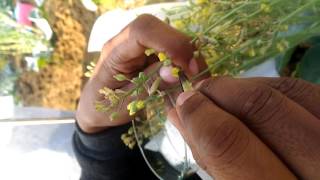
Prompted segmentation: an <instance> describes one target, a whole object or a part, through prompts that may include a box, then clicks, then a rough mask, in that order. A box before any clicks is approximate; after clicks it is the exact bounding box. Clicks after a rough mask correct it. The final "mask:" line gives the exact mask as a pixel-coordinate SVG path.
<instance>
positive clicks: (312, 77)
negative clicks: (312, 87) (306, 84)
mask: <svg viewBox="0 0 320 180" xmlns="http://www.w3.org/2000/svg"><path fill="white" fill-rule="evenodd" d="M319 52H320V44H317V45H315V46H314V47H312V48H310V49H309V50H308V51H307V52H306V53H305V55H304V56H303V58H302V59H301V63H300V64H299V68H298V69H297V76H298V77H300V78H302V79H304V80H307V81H310V82H313V83H317V84H320V61H319Z"/></svg>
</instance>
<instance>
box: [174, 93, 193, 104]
mask: <svg viewBox="0 0 320 180" xmlns="http://www.w3.org/2000/svg"><path fill="white" fill-rule="evenodd" d="M193 95H195V92H194V91H188V92H183V93H181V94H180V95H179V96H178V98H177V105H178V106H181V105H182V104H183V103H184V102H185V101H187V100H188V99H189V98H191V97H192V96H193Z"/></svg>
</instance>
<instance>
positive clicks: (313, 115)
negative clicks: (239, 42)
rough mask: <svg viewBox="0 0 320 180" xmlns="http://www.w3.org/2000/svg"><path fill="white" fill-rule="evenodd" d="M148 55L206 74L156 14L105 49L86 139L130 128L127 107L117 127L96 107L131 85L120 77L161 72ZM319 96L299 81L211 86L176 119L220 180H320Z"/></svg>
mask: <svg viewBox="0 0 320 180" xmlns="http://www.w3.org/2000/svg"><path fill="white" fill-rule="evenodd" d="M146 48H153V49H155V50H156V51H158V52H165V53H166V54H168V55H169V57H170V58H171V59H172V60H173V63H174V64H175V65H177V66H179V67H181V68H182V69H183V70H184V71H185V72H186V73H187V75H188V76H191V75H193V74H195V73H196V72H197V71H198V70H199V69H202V66H203V64H201V63H195V62H194V60H192V57H193V51H194V48H193V46H192V45H191V44H190V38H189V37H187V36H185V35H184V34H182V33H180V32H178V31H176V30H175V29H173V28H171V27H170V26H168V25H167V24H165V23H163V22H161V21H160V20H158V19H157V18H155V17H153V16H151V15H141V16H139V17H138V18H137V19H136V20H135V21H133V22H132V23H130V24H129V25H128V26H127V27H126V28H125V29H123V30H122V31H121V32H120V33H119V34H118V35H117V36H115V37H114V38H113V39H111V40H110V41H108V42H107V43H106V44H105V46H104V48H103V50H102V52H101V56H100V59H99V61H98V63H97V66H96V68H95V71H94V74H93V76H92V77H91V78H90V80H89V81H88V82H87V84H86V85H85V87H84V89H83V92H82V95H81V98H80V102H79V105H78V109H77V112H76V118H77V122H78V124H79V126H80V128H81V129H82V130H83V131H84V132H86V133H96V132H99V131H102V130H105V129H108V128H109V127H112V126H119V125H122V124H125V123H127V122H129V121H130V118H129V116H128V112H127V110H126V104H127V103H124V105H123V107H121V108H120V110H121V112H122V113H121V115H120V117H119V119H117V120H116V121H110V120H109V119H108V117H109V116H108V114H105V113H99V112H97V111H96V110H95V106H94V104H95V102H96V101H100V100H102V99H103V96H102V95H100V94H99V93H98V91H99V89H101V88H103V87H108V88H111V89H127V88H128V86H130V84H129V83H127V82H118V81H116V80H115V79H114V78H113V76H114V75H116V74H119V73H121V74H125V75H126V76H127V77H128V78H132V77H134V76H136V75H137V73H138V72H140V71H145V72H148V71H149V70H150V69H152V68H154V67H155V65H156V61H155V60H154V58H152V57H146V56H145V55H144V51H145V49H146ZM198 67H199V68H198ZM164 74H165V73H164ZM164 76H165V75H163V78H164V80H166V77H164ZM167 80H168V82H170V81H172V79H170V78H168V79H167ZM319 89H320V87H319V86H316V85H312V84H309V83H306V82H304V81H300V80H295V79H282V78H279V79H277V78H276V79H269V78H253V79H233V78H218V79H215V80H213V79H208V80H205V81H203V82H201V83H200V84H198V85H197V88H196V90H195V91H193V92H188V93H183V94H181V95H180V96H179V98H178V100H177V106H176V108H175V109H173V110H171V111H170V113H169V119H170V120H172V122H173V123H174V124H175V125H176V127H177V128H178V129H179V130H180V132H181V134H182V135H183V136H184V138H185V139H186V141H187V142H188V144H189V145H190V147H191V149H192V152H193V154H194V156H195V158H196V160H197V162H198V163H199V164H200V165H201V166H202V167H203V168H204V169H205V170H206V171H207V172H208V173H209V174H211V175H212V176H214V177H215V178H217V179H295V178H297V177H298V178H302V179H320V173H319V172H320V163H319V162H320V108H319V104H320V92H319V91H320V90H319Z"/></svg>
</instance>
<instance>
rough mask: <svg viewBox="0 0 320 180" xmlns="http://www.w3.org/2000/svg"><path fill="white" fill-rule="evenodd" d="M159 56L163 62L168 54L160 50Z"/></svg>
mask: <svg viewBox="0 0 320 180" xmlns="http://www.w3.org/2000/svg"><path fill="white" fill-rule="evenodd" d="M158 58H159V60H160V61H161V62H162V61H165V60H167V59H168V57H167V55H166V54H165V53H162V52H160V53H159V54H158Z"/></svg>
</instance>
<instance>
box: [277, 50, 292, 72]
mask: <svg viewBox="0 0 320 180" xmlns="http://www.w3.org/2000/svg"><path fill="white" fill-rule="evenodd" d="M295 50H296V48H291V49H289V50H288V51H286V52H285V53H284V54H282V55H280V56H278V57H276V68H277V71H278V72H279V74H282V72H283V70H284V69H285V68H286V67H287V65H288V64H289V62H290V60H291V57H292V55H293V53H294V51H295Z"/></svg>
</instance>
